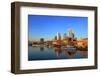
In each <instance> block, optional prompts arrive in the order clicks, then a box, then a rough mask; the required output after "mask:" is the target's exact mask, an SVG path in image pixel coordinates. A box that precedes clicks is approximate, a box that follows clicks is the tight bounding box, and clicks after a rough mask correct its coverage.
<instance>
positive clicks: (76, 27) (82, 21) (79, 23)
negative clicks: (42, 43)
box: [28, 15, 88, 41]
mask: <svg viewBox="0 0 100 76" xmlns="http://www.w3.org/2000/svg"><path fill="white" fill-rule="evenodd" d="M68 28H71V29H72V30H73V32H74V34H75V37H77V38H80V37H87V36H88V17H76V16H50V15H49V16H47V15H28V36H29V40H30V41H33V40H36V41H37V40H40V38H44V39H45V40H52V39H53V38H54V37H55V35H56V33H57V32H59V33H60V34H61V36H62V37H63V35H64V33H67V31H68Z"/></svg>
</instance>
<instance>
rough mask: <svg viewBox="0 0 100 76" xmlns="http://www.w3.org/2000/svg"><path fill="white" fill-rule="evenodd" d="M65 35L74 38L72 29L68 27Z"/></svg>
mask: <svg viewBox="0 0 100 76" xmlns="http://www.w3.org/2000/svg"><path fill="white" fill-rule="evenodd" d="M67 36H68V37H70V38H74V33H73V32H72V29H68V32H67Z"/></svg>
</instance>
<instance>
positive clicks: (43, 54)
mask: <svg viewBox="0 0 100 76" xmlns="http://www.w3.org/2000/svg"><path fill="white" fill-rule="evenodd" d="M87 57H88V51H86V50H83V51H80V50H76V49H73V50H69V49H62V48H58V47H32V46H29V47H28V60H29V61H32V60H55V59H82V58H87Z"/></svg>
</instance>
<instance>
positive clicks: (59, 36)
mask: <svg viewBox="0 0 100 76" xmlns="http://www.w3.org/2000/svg"><path fill="white" fill-rule="evenodd" d="M57 40H61V35H60V33H59V32H57Z"/></svg>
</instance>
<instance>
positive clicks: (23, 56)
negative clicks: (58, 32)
mask: <svg viewBox="0 0 100 76" xmlns="http://www.w3.org/2000/svg"><path fill="white" fill-rule="evenodd" d="M28 14H33V15H56V16H80V17H88V45H89V46H88V59H82V60H80V59H68V60H67V59H65V60H44V61H28ZM20 33H21V34H20V69H21V70H25V69H43V68H60V67H75V66H77V67H78V66H91V65H94V11H88V10H87V11H86V10H76V9H75V10H73V9H55V8H41V7H25V6H24V7H21V8H20Z"/></svg>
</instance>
